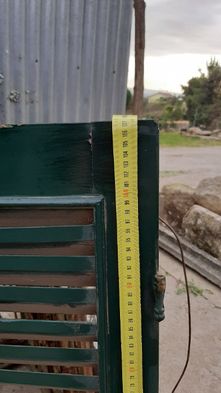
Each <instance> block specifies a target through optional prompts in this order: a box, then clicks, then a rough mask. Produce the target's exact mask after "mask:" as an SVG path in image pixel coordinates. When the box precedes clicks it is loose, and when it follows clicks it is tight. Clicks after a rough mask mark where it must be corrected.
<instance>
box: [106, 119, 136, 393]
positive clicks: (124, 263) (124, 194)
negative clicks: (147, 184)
mask: <svg viewBox="0 0 221 393" xmlns="http://www.w3.org/2000/svg"><path fill="white" fill-rule="evenodd" d="M112 133H113V154H114V173H115V193H116V213H117V242H118V273H119V293H120V323H121V353H122V378H123V392H124V393H142V392H143V376H142V340H141V303H140V256H139V227H138V176H137V161H138V160H137V140H138V132H137V116H118V115H116V116H113V118H112Z"/></svg>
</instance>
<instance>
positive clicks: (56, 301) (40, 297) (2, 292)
mask: <svg viewBox="0 0 221 393" xmlns="http://www.w3.org/2000/svg"><path fill="white" fill-rule="evenodd" d="M0 303H17V304H18V303H32V304H33V303H43V304H53V305H61V304H68V305H70V306H73V305H75V304H95V303H96V289H93V288H90V289H86V288H43V287H22V286H21V287H14V286H11V287H8V286H1V287H0Z"/></svg>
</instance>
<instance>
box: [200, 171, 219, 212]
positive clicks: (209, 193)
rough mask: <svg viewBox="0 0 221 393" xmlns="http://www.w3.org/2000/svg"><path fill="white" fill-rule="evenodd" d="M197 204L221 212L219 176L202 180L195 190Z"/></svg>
mask: <svg viewBox="0 0 221 393" xmlns="http://www.w3.org/2000/svg"><path fill="white" fill-rule="evenodd" d="M194 198H195V201H196V203H197V205H200V206H203V207H206V208H207V209H209V210H211V211H213V212H214V213H217V214H221V176H217V177H213V178H209V179H204V180H202V181H201V182H200V183H199V185H198V187H197V188H196V190H195V193H194Z"/></svg>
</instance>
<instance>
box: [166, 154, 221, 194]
mask: <svg viewBox="0 0 221 393" xmlns="http://www.w3.org/2000/svg"><path fill="white" fill-rule="evenodd" d="M214 176H221V146H217V147H216V146H215V147H197V148H195V147H169V148H168V147H163V148H161V149H160V188H161V187H162V186H164V185H165V184H170V183H183V184H188V185H190V186H193V187H195V186H197V184H198V183H199V181H200V180H202V179H205V178H206V177H214Z"/></svg>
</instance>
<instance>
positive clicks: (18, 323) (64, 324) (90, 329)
mask: <svg viewBox="0 0 221 393" xmlns="http://www.w3.org/2000/svg"><path fill="white" fill-rule="evenodd" d="M1 333H9V334H12V333H14V334H16V333H18V334H24V335H25V334H36V335H48V336H68V337H71V336H72V337H78V336H88V337H90V336H93V337H95V336H96V335H97V326H96V325H95V324H92V323H90V322H69V321H47V320H45V321H41V320H25V319H14V320H13V319H0V334H1Z"/></svg>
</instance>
